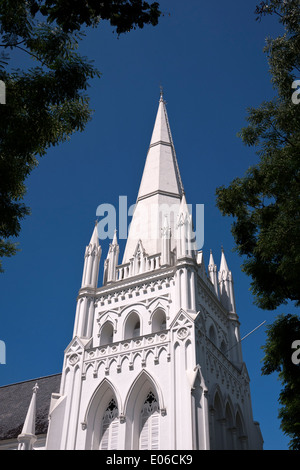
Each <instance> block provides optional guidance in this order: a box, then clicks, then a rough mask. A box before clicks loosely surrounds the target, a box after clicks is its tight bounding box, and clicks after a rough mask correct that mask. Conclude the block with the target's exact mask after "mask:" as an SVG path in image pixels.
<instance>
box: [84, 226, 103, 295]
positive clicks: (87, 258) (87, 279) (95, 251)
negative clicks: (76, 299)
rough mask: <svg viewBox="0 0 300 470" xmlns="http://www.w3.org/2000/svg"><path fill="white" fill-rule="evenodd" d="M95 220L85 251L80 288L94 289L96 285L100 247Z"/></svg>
mask: <svg viewBox="0 0 300 470" xmlns="http://www.w3.org/2000/svg"><path fill="white" fill-rule="evenodd" d="M97 224H98V222H97V220H96V222H95V227H94V231H93V234H92V237H91V240H90V243H89V245H88V246H87V247H86V249H85V255H84V268H83V275H82V284H81V287H93V288H96V287H97V284H98V274H99V263H100V257H101V246H100V245H99V238H98V228H97Z"/></svg>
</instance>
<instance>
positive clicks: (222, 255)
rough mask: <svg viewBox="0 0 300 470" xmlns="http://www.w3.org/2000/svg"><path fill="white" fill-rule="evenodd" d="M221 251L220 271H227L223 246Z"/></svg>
mask: <svg viewBox="0 0 300 470" xmlns="http://www.w3.org/2000/svg"><path fill="white" fill-rule="evenodd" d="M221 251H222V254H221V263H220V272H229V269H228V266H227V261H226V258H225V253H224V249H223V246H222V248H221Z"/></svg>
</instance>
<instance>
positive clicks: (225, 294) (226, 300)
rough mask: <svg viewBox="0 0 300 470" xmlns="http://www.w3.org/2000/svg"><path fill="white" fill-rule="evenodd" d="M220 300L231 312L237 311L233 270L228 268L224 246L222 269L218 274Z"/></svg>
mask: <svg viewBox="0 0 300 470" xmlns="http://www.w3.org/2000/svg"><path fill="white" fill-rule="evenodd" d="M218 278H219V279H218V280H219V292H220V300H221V303H222V304H223V306H224V307H225V308H226V309H227V310H228V312H230V313H235V312H236V310H235V298H234V291H233V279H232V274H231V271H229V269H228V265H227V261H226V258H225V253H224V250H223V247H222V254H221V263H220V270H219V275H218Z"/></svg>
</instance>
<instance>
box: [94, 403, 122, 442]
mask: <svg viewBox="0 0 300 470" xmlns="http://www.w3.org/2000/svg"><path fill="white" fill-rule="evenodd" d="M118 414H119V413H118V408H117V406H116V403H115V401H114V400H111V401H110V402H109V405H108V407H107V409H106V411H105V413H104V415H103V418H102V429H101V440H100V446H99V448H100V449H101V450H117V447H118V431H119V419H118Z"/></svg>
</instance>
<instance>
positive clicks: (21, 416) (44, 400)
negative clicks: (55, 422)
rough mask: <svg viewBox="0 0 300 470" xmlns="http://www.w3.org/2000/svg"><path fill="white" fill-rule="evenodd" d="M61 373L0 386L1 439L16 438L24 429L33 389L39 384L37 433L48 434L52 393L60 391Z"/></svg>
mask: <svg viewBox="0 0 300 470" xmlns="http://www.w3.org/2000/svg"><path fill="white" fill-rule="evenodd" d="M60 379H61V374H56V375H48V376H47V377H40V378H38V379H32V380H27V381H25V382H19V383H15V384H12V385H5V386H3V387H0V440H4V439H13V438H16V437H17V436H18V435H19V434H20V433H21V431H22V428H23V424H24V421H25V418H26V414H27V411H28V407H29V404H30V400H31V397H32V389H33V387H34V385H35V384H36V383H37V384H38V387H39V389H38V391H37V396H36V426H35V434H36V435H38V434H46V433H47V429H48V413H49V406H50V399H51V394H52V393H58V392H59V387H60Z"/></svg>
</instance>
